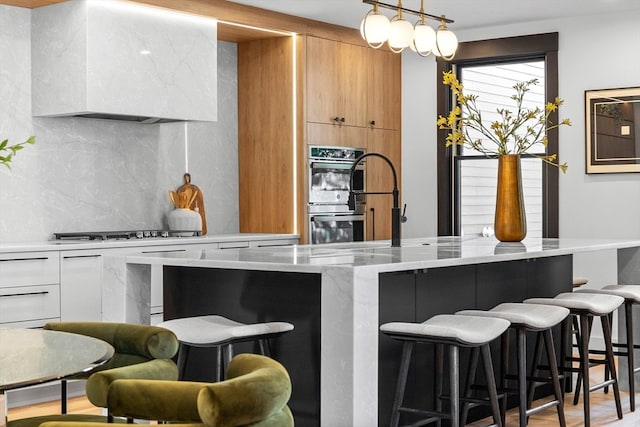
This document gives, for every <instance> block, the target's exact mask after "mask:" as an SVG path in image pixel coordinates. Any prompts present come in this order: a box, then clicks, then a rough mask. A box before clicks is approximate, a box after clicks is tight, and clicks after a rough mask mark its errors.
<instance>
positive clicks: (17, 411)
mask: <svg viewBox="0 0 640 427" xmlns="http://www.w3.org/2000/svg"><path fill="white" fill-rule="evenodd" d="M591 378H595V379H596V380H597V379H598V375H597V374H595V372H594V373H593V374H592V375H591ZM639 394H640V393H639ZM566 398H567V400H568V402H567V403H566V404H565V413H566V417H567V426H568V427H578V426H582V425H584V423H583V422H582V419H583V416H582V399H580V402H579V403H578V405H576V406H574V405H573V404H572V403H571V401H572V399H573V396H572V395H571V396H570V395H566ZM621 400H622V411H623V414H624V418H623V419H621V420H618V418H617V416H616V409H615V404H614V403H613V394H612V393H611V392H609V394H604V393H603V392H602V391H596V392H593V393H591V405H592V406H591V425H592V426H594V427H604V426H606V427H638V426H640V396H637V398H636V400H637V401H638V402H637V406H638V408H637V409H636V411H635V412H629V396H628V394H627V393H625V392H621ZM59 411H60V402H58V401H55V402H47V403H40V404H37V405H31V406H25V407H20V408H12V409H9V413H8V419H9V420H14V419H19V418H26V417H32V416H38V415H47V414H56V413H59ZM69 412H71V413H83V414H100V412H101V411H100V409H99V408H96V407H94V406H93V405H92V404H91V403H90V402H89V401H88V400H86V399H85V398H84V397H76V398H72V399H69ZM488 424H490V422H488V421H487V420H483V421H478V422H475V423H472V424H469V425H470V426H473V427H480V426H486V425H488ZM506 424H507V426H517V425H518V412H517V410H511V411H509V412H508V413H507V423H506ZM557 425H558V418H557V412H556V409H555V408H551V409H547V410H545V411H542V412H540V413H538V414H536V415H533V416H532V417H530V419H529V426H530V427H553V426H557Z"/></svg>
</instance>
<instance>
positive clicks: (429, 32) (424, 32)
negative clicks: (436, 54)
mask: <svg viewBox="0 0 640 427" xmlns="http://www.w3.org/2000/svg"><path fill="white" fill-rule="evenodd" d="M413 34H414V36H413V41H412V43H411V45H410V47H411V50H412V51H414V52H415V53H417V54H418V55H420V56H429V55H430V54H431V52H432V51H433V49H434V47H435V45H436V32H435V31H434V30H433V28H431V27H430V26H428V25H427V23H426V22H424V0H420V19H418V22H416V25H415V26H414V27H413Z"/></svg>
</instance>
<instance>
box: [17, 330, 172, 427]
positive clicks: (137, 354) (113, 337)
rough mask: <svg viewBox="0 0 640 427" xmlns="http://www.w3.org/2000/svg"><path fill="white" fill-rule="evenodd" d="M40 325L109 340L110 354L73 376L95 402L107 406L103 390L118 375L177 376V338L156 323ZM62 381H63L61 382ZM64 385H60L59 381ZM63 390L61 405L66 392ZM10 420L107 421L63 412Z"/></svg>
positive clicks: (28, 425) (33, 423)
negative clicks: (81, 383) (83, 371)
mask: <svg viewBox="0 0 640 427" xmlns="http://www.w3.org/2000/svg"><path fill="white" fill-rule="evenodd" d="M44 329H49V330H55V331H63V332H71V333H76V334H81V335H86V336H91V337H94V338H99V339H101V340H104V341H106V342H108V343H109V344H111V345H112V346H113V348H114V356H113V357H112V358H111V359H110V360H109V361H108V362H107V363H105V364H103V365H101V366H99V367H97V368H96V369H94V370H92V371H90V372H87V373H84V374H81V375H78V376H75V377H73V379H86V380H87V383H86V386H85V390H86V394H87V398H88V399H89V401H90V402H91V403H92V404H94V405H95V406H98V407H101V408H108V399H107V394H108V390H109V388H110V386H111V384H112V383H113V382H114V381H116V380H119V379H132V378H135V379H144V380H177V379H178V368H177V366H176V364H175V363H174V362H173V360H171V358H172V357H173V356H174V355H175V354H176V352H177V351H178V346H179V342H178V339H177V338H176V336H175V335H174V334H173V332H171V331H169V330H167V329H164V328H159V327H156V326H148V325H138V324H132V323H112V322H52V323H47V324H46V325H45V326H44ZM63 384H64V382H63ZM63 387H64V385H63ZM64 394H65V393H64V392H63V399H62V401H63V408H64V405H65V403H66V396H64ZM64 412H65V411H64V410H63V415H52V416H42V417H32V418H25V419H20V420H14V421H11V422H9V423H8V426H10V427H37V426H38V425H39V424H40V423H42V422H44V421H50V420H65V421H66V420H68V421H101V422H103V421H107V420H108V419H109V420H111V413H109V417H108V418H107V417H100V416H97V415H93V416H91V415H74V414H69V415H67V414H64Z"/></svg>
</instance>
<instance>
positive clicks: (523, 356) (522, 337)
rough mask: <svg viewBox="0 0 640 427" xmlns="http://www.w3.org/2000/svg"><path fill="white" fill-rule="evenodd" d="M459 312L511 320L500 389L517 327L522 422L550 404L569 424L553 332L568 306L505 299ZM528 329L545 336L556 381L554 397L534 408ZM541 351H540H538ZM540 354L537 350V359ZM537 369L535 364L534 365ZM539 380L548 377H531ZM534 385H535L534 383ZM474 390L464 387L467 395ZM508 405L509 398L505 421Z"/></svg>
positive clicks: (561, 421) (504, 384) (504, 344)
mask: <svg viewBox="0 0 640 427" xmlns="http://www.w3.org/2000/svg"><path fill="white" fill-rule="evenodd" d="M456 314H459V315H465V316H466V315H472V316H490V317H497V318H501V319H504V320H507V321H509V322H510V323H511V325H510V326H509V329H507V331H506V332H505V333H504V334H502V356H501V370H500V380H501V384H500V386H501V390H500V391H504V392H505V393H506V392H507V388H508V387H507V386H508V376H507V372H508V362H509V331H510V330H515V332H516V351H517V361H518V369H517V371H518V374H517V380H518V393H517V394H518V396H519V415H520V426H521V427H524V426H526V425H527V420H528V417H529V416H530V415H532V414H535V413H537V412H539V411H541V410H543V409H547V408H549V407H551V406H555V407H556V408H557V411H558V422H559V425H560V426H562V427H565V426H566V420H565V416H564V405H563V397H562V389H561V387H560V379H559V376H558V365H557V359H556V352H555V348H554V346H553V335H552V333H551V328H553V327H554V326H556V325H558V324H560V323H561V322H562V321H563V320H564V319H566V318H567V316H569V310H568V309H566V308H564V307H558V306H552V305H541V304H523V303H504V304H499V305H497V306H495V307H494V308H492V309H491V310H488V311H481V310H463V311H459V312H457V313H456ZM527 332H536V333H537V335H538V336H542V338H543V340H544V347H545V350H546V354H547V360H548V363H549V370H550V372H551V382H552V384H553V392H554V395H555V400H552V401H550V402H547V403H545V404H543V405H540V406H538V407H535V408H530V409H528V408H529V403H528V401H527V372H526V365H527V343H526V337H527ZM536 353H538V352H536ZM539 356H540V355H539V354H536V358H535V359H537V358H538V357H539ZM537 364H538V360H534V361H533V366H537ZM534 369H535V368H534ZM536 379H537V380H539V382H546V381H547V380H546V379H541V378H535V379H534V378H531V381H534V380H536ZM532 387H533V385H532ZM470 393H471V388H470V387H469V384H467V389H466V390H465V396H467V395H469V394H470ZM506 408H507V399H506V398H505V399H503V400H502V411H501V416H502V421H503V422H504V417H505V413H506ZM466 413H467V410H466V408H465V410H463V416H462V421H463V422H464V421H466Z"/></svg>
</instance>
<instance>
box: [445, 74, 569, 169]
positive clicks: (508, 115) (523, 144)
mask: <svg viewBox="0 0 640 427" xmlns="http://www.w3.org/2000/svg"><path fill="white" fill-rule="evenodd" d="M442 83H443V84H445V85H447V86H449V87H450V88H451V91H452V93H453V94H454V95H455V96H456V98H457V102H458V105H457V106H456V107H454V108H453V109H452V110H451V111H450V112H449V115H448V116H447V117H444V116H440V117H438V122H437V124H438V128H440V129H449V130H451V132H450V133H449V135H447V141H446V146H447V147H449V146H452V145H460V146H464V147H467V148H471V149H473V150H476V151H478V152H480V153H482V154H484V155H485V156H499V155H503V154H523V153H526V152H527V150H529V149H530V148H531V147H533V146H534V145H536V144H538V143H542V144H543V145H544V146H545V147H546V146H547V143H548V141H547V131H549V130H551V129H555V128H558V127H560V126H562V125H565V126H571V122H570V120H569V119H563V120H562V121H561V122H560V123H555V124H554V123H551V122H550V121H549V115H550V114H551V113H553V112H555V111H557V110H558V107H560V106H561V105H562V104H563V103H564V101H563V100H562V99H560V98H557V97H556V99H555V100H554V101H552V102H547V103H546V105H545V107H544V110H543V109H542V108H540V107H536V108H533V109H531V108H527V107H525V106H523V101H524V97H525V95H526V93H527V92H529V90H530V87H531V86H532V85H536V84H538V80H537V79H533V80H529V81H524V82H519V83H516V84H515V85H514V86H513V88H514V89H515V94H514V95H512V96H511V99H512V100H513V101H515V107H516V109H515V112H514V111H511V110H509V109H505V108H498V109H497V110H496V112H497V113H498V116H499V120H496V121H493V122H491V123H485V122H484V121H483V120H482V114H481V112H480V109H479V108H478V106H477V104H476V100H477V99H478V96H477V95H465V93H464V92H463V86H462V84H461V83H460V82H459V81H458V79H457V77H456V76H455V74H454V73H453V72H450V71H448V72H444V73H443V79H442ZM473 133H479V134H481V135H482V137H481V138H478V137H475V138H474V137H473V136H472V134H473ZM532 154H533V153H532ZM533 155H534V156H536V157H538V158H539V159H541V160H542V161H544V162H546V163H548V164H550V165H553V166H557V167H559V168H560V170H562V172H566V171H567V164H566V163H563V164H559V163H558V162H557V157H558V156H557V154H555V153H554V154H548V155H536V154H533Z"/></svg>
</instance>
